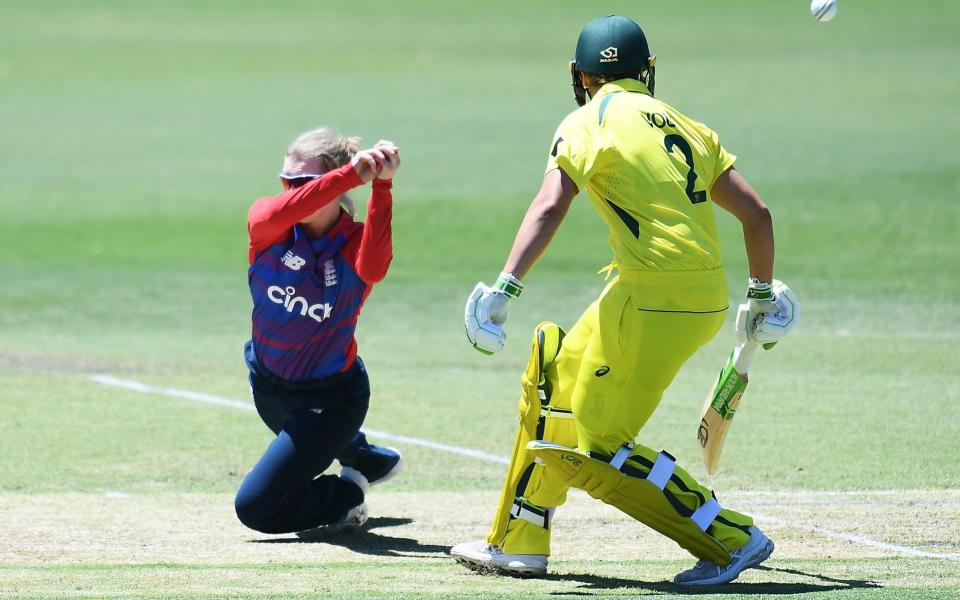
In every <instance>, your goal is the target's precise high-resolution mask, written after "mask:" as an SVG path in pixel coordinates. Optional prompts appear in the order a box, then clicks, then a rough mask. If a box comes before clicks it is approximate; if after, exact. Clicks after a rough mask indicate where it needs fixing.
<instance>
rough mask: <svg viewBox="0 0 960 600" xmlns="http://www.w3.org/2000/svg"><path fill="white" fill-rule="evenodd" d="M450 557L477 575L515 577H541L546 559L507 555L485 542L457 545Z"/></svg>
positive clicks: (532, 556) (533, 556)
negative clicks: (490, 574) (494, 574)
mask: <svg viewBox="0 0 960 600" xmlns="http://www.w3.org/2000/svg"><path fill="white" fill-rule="evenodd" d="M450 556H452V557H453V559H454V560H455V561H457V562H458V563H460V564H461V565H463V566H465V567H466V568H468V569H470V570H472V571H477V572H479V573H503V574H506V575H515V576H517V577H543V576H544V575H546V574H547V557H546V556H545V555H543V554H507V553H506V552H504V551H503V550H502V549H500V548H498V547H497V546H491V545H490V544H488V543H487V541H486V540H478V541H476V542H465V543H463V544H457V545H456V546H454V547H453V548H451V549H450Z"/></svg>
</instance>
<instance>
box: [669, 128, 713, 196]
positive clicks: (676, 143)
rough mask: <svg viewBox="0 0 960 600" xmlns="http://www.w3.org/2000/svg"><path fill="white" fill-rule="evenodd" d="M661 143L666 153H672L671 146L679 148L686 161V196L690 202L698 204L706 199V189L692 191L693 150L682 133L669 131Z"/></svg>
mask: <svg viewBox="0 0 960 600" xmlns="http://www.w3.org/2000/svg"><path fill="white" fill-rule="evenodd" d="M663 145H664V147H665V148H666V149H667V153H672V152H673V148H674V147H677V148H680V152H683V158H684V159H685V160H686V161H687V167H689V170H688V171H687V187H686V190H684V191H686V192H687V198H690V203H691V204H699V203H701V202H706V201H707V192H706V190H701V191H699V192H695V191H693V186H694V185H696V183H697V174H696V173H695V172H694V171H693V150H691V149H690V144H689V143H688V142H687V140H685V139H684V138H683V136H682V135H680V134H677V133H671V134H670V135H668V136H666V137H664V138H663Z"/></svg>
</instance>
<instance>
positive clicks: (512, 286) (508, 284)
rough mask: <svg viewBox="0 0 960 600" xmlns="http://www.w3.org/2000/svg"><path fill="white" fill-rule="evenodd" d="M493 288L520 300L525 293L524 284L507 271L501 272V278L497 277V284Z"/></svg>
mask: <svg viewBox="0 0 960 600" xmlns="http://www.w3.org/2000/svg"><path fill="white" fill-rule="evenodd" d="M493 288H494V289H496V290H500V291H501V292H503V293H505V294H506V295H508V296H510V297H511V298H519V297H520V294H521V293H522V292H523V284H522V283H520V280H519V279H517V278H516V277H514V276H513V274H512V273H507V272H506V271H501V272H500V276H499V277H497V282H496V283H495V284H493Z"/></svg>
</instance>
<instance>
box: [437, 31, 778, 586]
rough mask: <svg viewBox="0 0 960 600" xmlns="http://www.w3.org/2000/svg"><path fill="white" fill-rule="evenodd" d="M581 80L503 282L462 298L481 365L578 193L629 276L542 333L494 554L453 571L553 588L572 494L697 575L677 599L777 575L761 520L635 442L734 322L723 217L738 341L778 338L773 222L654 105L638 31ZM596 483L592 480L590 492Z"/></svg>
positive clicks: (710, 153)
mask: <svg viewBox="0 0 960 600" xmlns="http://www.w3.org/2000/svg"><path fill="white" fill-rule="evenodd" d="M571 71H572V73H573V77H574V91H575V95H576V96H577V100H578V104H580V105H581V108H580V109H579V110H576V111H575V112H573V113H571V114H570V115H569V116H568V117H567V118H566V119H565V120H564V121H563V123H562V124H561V125H560V127H559V128H558V130H557V133H556V136H555V137H554V139H553V141H552V144H551V147H550V153H549V159H548V163H547V171H546V175H545V177H544V181H543V185H542V187H541V189H540V192H539V193H538V194H537V196H536V198H535V199H534V200H533V202H532V204H531V206H530V208H529V210H528V212H527V214H526V217H525V218H524V220H523V223H522V225H521V226H520V230H519V232H518V234H517V237H516V240H515V242H514V245H513V249H512V250H511V252H510V255H509V257H508V259H507V262H506V264H505V266H504V269H503V272H502V273H501V275H500V277H499V278H498V280H497V283H496V284H495V285H494V286H492V287H491V286H486V285H485V284H482V283H481V284H478V285H477V287H476V288H475V289H474V292H473V294H471V296H470V298H469V299H468V302H467V306H466V311H465V320H466V327H467V336H468V338H469V339H470V341H471V342H472V343H473V344H474V347H476V348H477V349H478V350H480V351H482V352H485V353H492V352H496V351H498V350H500V349H501V348H502V347H503V342H504V340H505V334H504V333H503V328H502V325H503V323H504V321H505V320H506V317H507V314H508V310H509V303H510V301H511V299H512V298H516V297H518V296H519V295H520V293H521V291H522V289H523V285H522V283H521V281H520V280H521V279H522V278H523V277H524V276H525V275H526V274H527V272H528V271H529V270H530V268H531V267H532V266H533V265H534V263H535V262H536V261H537V259H538V258H539V257H540V255H541V254H542V253H543V252H544V250H545V249H546V247H547V246H548V244H549V243H550V240H551V239H552V237H553V234H554V232H555V231H556V230H557V228H558V227H559V225H560V222H561V221H562V219H563V217H564V215H565V214H566V211H567V208H568V207H569V205H570V203H571V201H572V200H573V198H574V197H575V196H576V195H577V194H578V193H579V192H580V191H582V190H586V191H587V194H588V196H589V198H590V201H591V203H592V204H593V206H594V207H595V208H596V210H597V211H598V212H599V214H600V216H601V217H602V219H603V220H604V222H605V223H606V224H607V226H608V227H609V229H610V238H609V240H610V245H611V248H612V250H613V255H614V259H613V263H612V264H611V266H610V270H615V271H616V273H617V275H616V277H615V278H614V279H613V280H612V281H611V282H610V283H609V285H607V287H606V289H604V291H603V293H602V294H601V295H600V297H599V298H598V299H597V300H596V301H595V302H594V303H593V304H591V305H590V306H589V307H588V308H587V310H586V311H585V312H584V313H583V315H582V316H581V317H580V319H579V320H578V321H577V323H576V325H575V326H574V327H573V329H571V330H570V332H569V334H566V335H565V334H564V333H563V331H562V330H560V328H559V327H557V326H556V325H554V324H552V323H550V322H544V323H541V324H540V326H538V328H537V331H536V334H535V336H534V341H533V349H534V352H533V355H532V356H531V362H530V365H529V367H528V369H527V372H526V373H525V375H524V380H523V382H524V391H523V396H522V398H521V431H520V434H519V436H518V440H517V447H516V448H515V450H514V455H513V461H512V464H511V467H510V471H509V472H508V474H507V482H506V486H505V489H504V494H503V498H502V500H501V505H500V507H499V509H498V511H497V516H496V518H495V520H494V525H493V528H492V530H491V532H490V534H489V535H488V537H487V539H486V540H484V541H482V542H472V543H465V544H460V545H458V546H455V547H454V548H453V549H452V550H451V555H452V556H453V557H454V558H455V559H456V560H457V561H458V562H460V563H462V564H464V565H466V566H468V567H470V568H474V569H477V570H483V571H499V572H505V573H508V574H520V575H542V574H545V573H546V565H547V557H548V555H549V554H550V545H549V543H550V519H551V517H552V515H553V511H554V509H555V508H556V507H557V506H559V505H560V504H562V503H563V502H564V500H565V498H566V491H567V489H568V487H569V486H570V485H576V486H577V487H583V488H584V489H588V491H590V493H591V494H592V495H594V496H595V497H598V498H601V499H603V500H604V501H605V502H608V503H610V504H613V505H614V506H617V507H618V508H621V509H622V510H624V511H625V512H627V513H628V514H631V515H632V516H634V517H635V518H637V519H639V520H641V521H642V522H644V523H646V524H647V525H650V526H651V527H653V528H654V529H656V530H657V531H660V532H661V533H664V534H666V535H668V536H670V537H671V538H673V539H674V540H676V541H677V542H678V543H680V544H681V545H682V546H683V547H685V548H687V549H688V550H690V551H691V552H692V553H693V554H694V555H696V556H697V557H698V558H701V559H702V560H700V561H699V562H698V563H697V564H696V566H695V567H694V568H693V569H690V570H688V571H685V572H683V573H680V574H679V575H678V576H677V578H676V582H677V583H681V584H716V583H725V582H727V581H731V580H733V579H734V578H736V577H737V576H738V575H739V573H740V572H741V571H743V570H744V569H746V568H750V567H752V566H756V565H758V564H760V562H762V561H763V560H765V559H766V558H767V557H768V556H769V555H770V553H771V552H772V551H773V542H771V541H770V540H769V539H768V538H767V537H766V536H765V535H764V534H763V533H762V532H760V530H759V529H757V528H756V527H755V526H754V525H753V521H752V519H751V518H750V517H748V516H746V515H743V514H740V513H737V512H734V511H732V510H729V509H725V508H722V507H721V506H720V504H719V501H718V500H717V499H716V498H715V496H714V495H713V493H712V492H711V490H709V489H708V488H706V487H704V486H702V485H700V484H699V483H697V482H696V481H695V480H694V479H693V477H691V476H690V475H689V473H687V472H686V471H684V470H683V469H681V468H680V467H678V466H676V464H675V461H674V460H673V457H671V456H670V455H669V454H667V453H666V452H660V453H657V452H655V451H653V450H652V449H650V448H647V447H645V446H642V445H639V444H636V443H634V439H635V438H636V436H637V434H638V433H639V432H640V430H641V428H642V427H643V425H644V424H645V423H646V422H647V420H648V419H649V418H650V416H651V414H652V413H653V411H654V410H655V409H656V407H657V405H658V403H659V402H660V398H661V396H662V394H663V392H664V390H665V389H666V388H667V387H668V386H669V385H670V383H671V382H672V381H673V379H674V376H675V375H676V374H677V372H678V371H679V370H680V368H681V366H682V365H683V363H684V362H686V360H687V359H688V358H689V357H690V356H692V355H693V354H694V352H696V351H697V349H698V348H700V347H701V346H702V345H703V344H705V343H706V342H707V341H709V340H710V339H711V338H712V337H713V336H714V335H715V334H716V333H717V331H718V330H719V329H720V327H721V326H722V325H723V323H724V320H725V318H726V314H727V313H726V311H727V304H728V296H727V286H726V281H725V278H724V273H723V265H722V263H721V258H720V245H719V240H718V236H717V230H716V225H715V222H714V214H713V207H712V204H717V205H719V206H720V207H722V208H724V209H726V210H728V211H729V212H731V213H732V214H733V215H734V216H735V217H737V218H738V219H739V220H740V221H741V222H742V224H743V232H744V239H745V244H746V250H747V255H748V260H749V266H750V280H749V285H748V293H747V301H746V303H745V306H746V307H747V308H746V309H745V310H748V311H749V314H747V318H745V319H743V323H740V322H738V329H742V330H743V331H742V332H741V333H742V335H743V336H744V337H746V338H747V339H750V340H754V339H763V340H764V341H770V340H771V339H775V337H776V335H777V333H775V332H774V333H771V332H763V331H762V329H763V328H764V318H763V316H764V314H765V313H768V312H772V311H774V310H775V307H776V306H777V305H776V300H777V298H776V297H775V291H774V289H773V288H772V286H771V284H772V282H773V255H774V251H773V226H772V221H771V218H770V215H769V212H768V211H767V208H766V206H765V205H764V203H763V201H762V200H761V199H760V198H759V196H758V195H757V194H756V192H755V191H754V190H753V189H752V188H751V187H750V186H749V185H748V184H747V183H746V181H745V180H744V179H743V178H742V177H741V176H740V175H739V174H738V173H737V171H736V170H735V169H734V168H733V163H734V161H735V159H736V157H734V156H733V155H732V154H730V153H728V152H727V151H726V150H725V149H724V148H723V147H722V146H721V145H720V141H719V138H718V136H717V134H716V133H714V132H713V131H711V130H710V129H709V128H707V127H706V126H704V125H702V124H700V123H697V122H696V121H693V120H691V119H689V118H687V117H685V116H684V115H683V114H681V113H680V112H678V111H677V110H676V109H674V108H673V107H671V106H669V105H668V104H666V103H664V102H662V101H660V100H658V99H655V98H654V97H653V90H654V58H653V56H652V55H651V54H650V52H649V49H648V46H647V41H646V38H645V36H644V33H643V31H642V30H641V29H640V27H639V26H638V25H637V24H636V23H634V22H633V21H631V20H629V19H626V18H624V17H617V16H610V17H603V18H600V19H596V20H594V21H591V22H590V23H589V24H588V25H587V26H586V27H585V28H584V29H583V31H582V32H581V34H580V37H579V39H578V41H577V49H576V60H575V61H574V62H573V63H571ZM537 440H541V441H545V442H552V443H553V444H552V445H551V444H549V443H547V444H543V443H541V445H540V446H537V448H547V449H548V450H550V449H553V450H556V449H557V448H560V449H563V448H564V447H570V446H575V447H577V453H576V454H573V453H569V452H568V453H567V454H565V455H561V456H563V458H564V460H566V461H568V462H569V464H574V465H575V466H576V468H577V469H579V470H578V471H577V473H578V474H577V475H576V476H574V475H571V472H564V471H563V469H562V468H559V467H558V468H555V467H551V462H550V461H549V460H534V458H535V456H536V457H540V458H543V457H544V455H541V454H536V453H535V452H532V451H531V450H530V448H534V445H531V446H527V444H528V443H529V442H535V441H537ZM596 461H601V462H602V463H603V465H602V467H599V466H596V465H599V464H600V463H598V462H596ZM556 464H559V465H562V464H563V462H562V461H561V462H559V463H556ZM569 464H568V465H567V466H569ZM590 465H594V466H590ZM611 466H612V467H614V468H613V469H610V468H609V467H611ZM590 469H593V470H592V471H590V472H591V473H594V475H592V476H587V475H585V473H586V472H587V471H588V470H590ZM605 469H606V470H605ZM596 474H599V475H596ZM578 477H579V479H578ZM591 477H592V480H591ZM604 478H609V481H606V482H605V481H603V479H604ZM588 480H590V481H588Z"/></svg>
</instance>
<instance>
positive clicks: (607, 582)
mask: <svg viewBox="0 0 960 600" xmlns="http://www.w3.org/2000/svg"><path fill="white" fill-rule="evenodd" d="M756 568H757V569H759V570H761V571H770V572H777V573H788V574H790V575H799V576H802V577H809V578H811V579H815V580H817V583H776V582H769V583H737V582H733V583H727V584H724V585H703V586H693V587H690V586H680V585H677V584H675V583H670V582H667V581H657V582H648V581H637V580H635V579H623V578H621V577H604V576H602V575H583V574H579V573H566V574H556V575H554V574H550V575H547V577H546V579H548V580H554V581H577V582H580V583H583V584H584V585H583V586H582V587H583V588H585V589H586V590H610V589H620V588H631V589H637V590H646V591H649V592H655V593H660V594H672V595H701V594H717V595H726V594H735V595H736V594H739V595H743V596H750V595H754V594H763V595H769V596H788V595H797V594H811V593H814V592H831V591H839V590H853V589H876V588H881V587H883V586H882V585H880V584H879V583H877V582H875V581H866V580H862V579H837V578H834V577H827V576H826V575H818V574H816V573H806V572H804V571H798V570H797V569H778V568H774V567H756ZM551 595H565V596H569V595H574V596H577V595H579V596H593V595H595V594H594V593H592V592H590V591H582V592H577V591H574V592H570V591H563V592H552V593H551Z"/></svg>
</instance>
